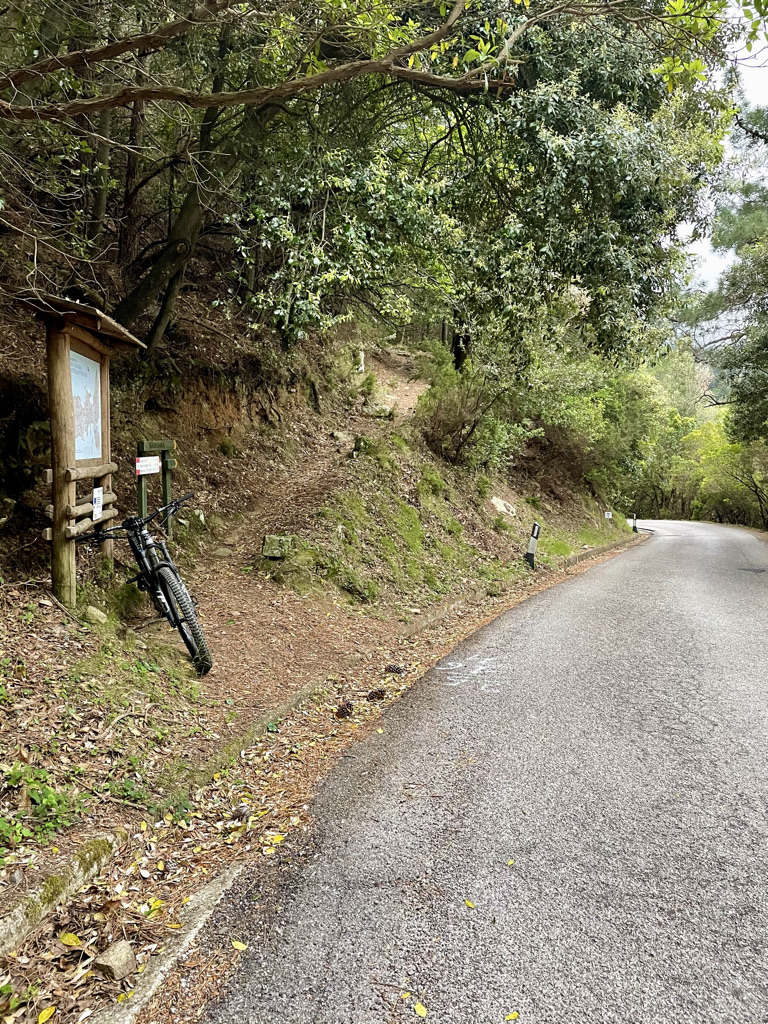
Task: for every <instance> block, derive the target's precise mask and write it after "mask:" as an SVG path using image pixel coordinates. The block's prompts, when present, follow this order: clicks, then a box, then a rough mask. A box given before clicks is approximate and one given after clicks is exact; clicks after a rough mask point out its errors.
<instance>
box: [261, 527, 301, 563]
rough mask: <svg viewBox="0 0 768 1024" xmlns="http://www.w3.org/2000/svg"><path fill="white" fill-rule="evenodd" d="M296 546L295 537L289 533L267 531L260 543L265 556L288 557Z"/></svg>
mask: <svg viewBox="0 0 768 1024" xmlns="http://www.w3.org/2000/svg"><path fill="white" fill-rule="evenodd" d="M295 547H296V538H295V537H294V536H292V535H291V534H282V535H281V534H276V533H268V534H267V535H266V537H265V538H264V541H263V543H262V545H261V553H262V555H263V556H264V557H265V558H288V557H289V556H290V555H291V554H293V549H294V548H295Z"/></svg>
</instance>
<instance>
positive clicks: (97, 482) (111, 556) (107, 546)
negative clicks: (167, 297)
mask: <svg viewBox="0 0 768 1024" xmlns="http://www.w3.org/2000/svg"><path fill="white" fill-rule="evenodd" d="M101 393H102V395H107V396H109V359H102V360H101ZM110 421H111V417H110V416H109V411H107V415H106V416H105V417H104V419H103V422H102V438H101V441H102V452H106V454H107V457H108V458H109V456H110V453H111V451H112V439H111V436H110V428H111V422H110ZM93 486H94V487H103V488H104V492H105V493H106V492H107V491H111V490H112V474H111V473H107V474H106V475H105V476H99V477H94V480H93ZM102 529H103V527H102V525H101V524H100V523H97V524H96V526H95V530H96V532H97V533H101V531H102ZM99 551H100V552H101V556H102V558H106V560H107V561H108V562H109V564H110V566H114V564H115V542H114V541H113V540H105V541H104V543H103V544H100V545H99Z"/></svg>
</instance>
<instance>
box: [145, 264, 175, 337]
mask: <svg viewBox="0 0 768 1024" xmlns="http://www.w3.org/2000/svg"><path fill="white" fill-rule="evenodd" d="M183 280H184V268H183V267H182V269H181V270H179V271H178V272H177V273H176V274H174V275H173V277H172V278H171V280H170V281H169V282H168V287H167V288H166V289H165V295H163V301H162V302H161V304H160V312H159V313H158V314H157V317H156V318H155V322H154V323H153V324H152V330H151V331H150V332H149V334H148V335H147V339H146V346H147V352H152V351H154V349H155V348H157V344H158V342H159V341H160V339H161V338H162V336H163V335H164V334H165V331H166V328H167V327H168V325H169V324H170V322H171V320H172V319H173V311H174V309H175V307H176V297H177V295H178V294H179V292H180V291H181V283H182V281H183Z"/></svg>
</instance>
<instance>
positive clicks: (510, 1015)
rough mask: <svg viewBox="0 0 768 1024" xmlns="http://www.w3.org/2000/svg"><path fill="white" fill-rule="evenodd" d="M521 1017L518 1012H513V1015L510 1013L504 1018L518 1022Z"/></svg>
mask: <svg viewBox="0 0 768 1024" xmlns="http://www.w3.org/2000/svg"><path fill="white" fill-rule="evenodd" d="M519 1016H520V1014H519V1013H518V1012H517V1010H513V1012H512V1013H508V1014H507V1016H506V1017H505V1018H504V1020H517V1018H518V1017H519Z"/></svg>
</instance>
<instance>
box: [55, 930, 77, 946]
mask: <svg viewBox="0 0 768 1024" xmlns="http://www.w3.org/2000/svg"><path fill="white" fill-rule="evenodd" d="M59 942H61V943H63V944H64V945H65V946H81V945H82V943H81V942H80V939H78V937H77V936H76V935H73V934H72V932H62V933H61V935H60V936H59Z"/></svg>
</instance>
